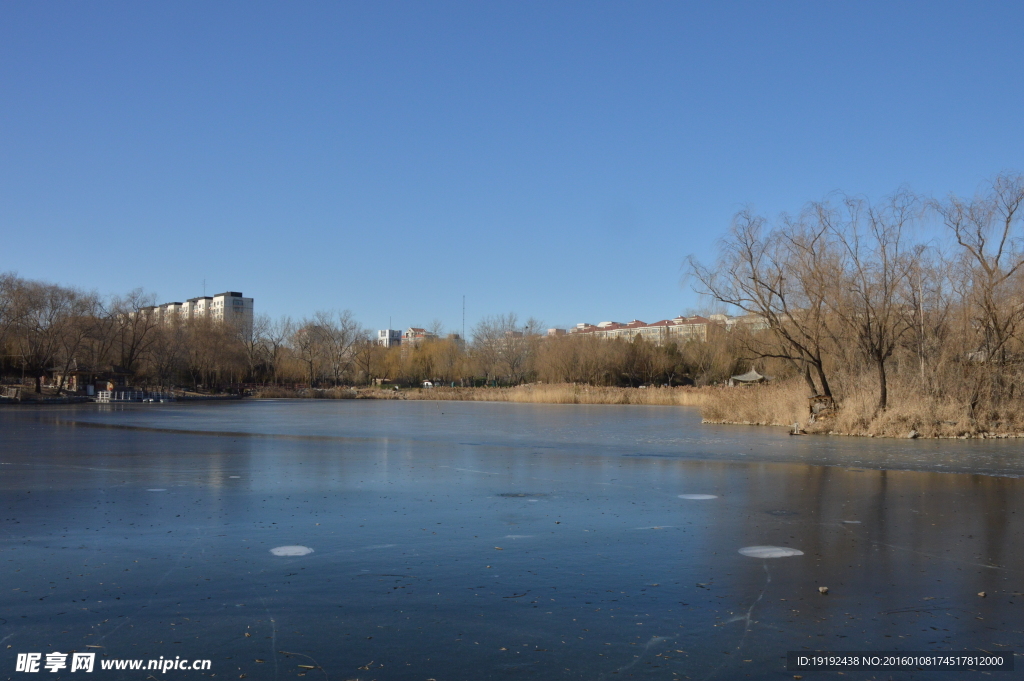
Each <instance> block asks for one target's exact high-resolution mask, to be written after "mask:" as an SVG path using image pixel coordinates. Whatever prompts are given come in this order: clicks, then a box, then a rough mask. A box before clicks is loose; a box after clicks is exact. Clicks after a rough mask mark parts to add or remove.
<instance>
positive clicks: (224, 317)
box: [147, 291, 253, 328]
mask: <svg viewBox="0 0 1024 681" xmlns="http://www.w3.org/2000/svg"><path fill="white" fill-rule="evenodd" d="M147 310H149V311H150V312H149V314H153V315H154V317H155V318H156V319H157V321H159V322H161V323H163V324H169V323H171V322H172V321H178V322H184V321H188V320H191V319H204V318H208V319H210V320H211V321H214V322H228V323H230V324H236V325H238V326H248V327H249V328H252V320H253V303H252V298H246V297H244V296H243V295H242V293H241V292H240V291H225V292H224V293H218V294H217V295H215V296H200V297H198V298H189V299H188V300H186V301H185V302H183V303H181V302H173V303H164V304H163V305H159V306H157V307H154V308H147Z"/></svg>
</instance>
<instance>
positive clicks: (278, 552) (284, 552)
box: [270, 546, 313, 556]
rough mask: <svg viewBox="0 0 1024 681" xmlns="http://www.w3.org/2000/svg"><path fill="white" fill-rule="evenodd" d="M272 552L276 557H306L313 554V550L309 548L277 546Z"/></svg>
mask: <svg viewBox="0 0 1024 681" xmlns="http://www.w3.org/2000/svg"><path fill="white" fill-rule="evenodd" d="M270 552H271V553H272V554H274V555H275V556H305V555H307V554H310V553H313V549H311V548H309V547H308V546H277V547H275V548H272V549H270Z"/></svg>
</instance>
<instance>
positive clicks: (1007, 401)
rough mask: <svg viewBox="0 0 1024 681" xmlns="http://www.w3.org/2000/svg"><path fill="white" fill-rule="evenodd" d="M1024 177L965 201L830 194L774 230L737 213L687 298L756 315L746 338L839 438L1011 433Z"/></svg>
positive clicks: (1021, 342)
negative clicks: (895, 432)
mask: <svg viewBox="0 0 1024 681" xmlns="http://www.w3.org/2000/svg"><path fill="white" fill-rule="evenodd" d="M1022 203H1024V178H1022V177H1021V176H1020V175H1016V174H1008V173H1004V174H1001V175H999V176H998V177H997V178H996V179H995V180H994V181H993V182H992V183H991V185H990V186H987V187H986V189H985V190H984V191H982V192H981V193H979V194H978V195H976V196H974V197H973V198H969V199H966V198H961V197H958V196H949V197H947V198H945V199H941V200H936V199H928V198H923V197H919V196H916V195H914V194H912V193H911V192H909V191H906V190H900V191H897V192H896V193H894V194H893V195H891V196H889V197H886V198H885V199H883V200H882V201H880V202H877V203H872V202H870V201H868V200H866V199H864V198H861V197H850V196H842V195H840V196H836V197H833V198H832V199H830V200H827V201H822V202H814V203H810V204H808V205H807V206H806V207H805V208H804V209H803V210H802V211H801V212H800V213H799V214H798V215H793V216H789V215H783V216H782V217H780V218H778V219H777V220H769V219H768V218H766V217H764V216H761V215H757V214H755V213H753V212H751V211H742V212H740V213H738V214H737V215H736V217H735V219H734V222H733V225H732V229H731V231H730V232H729V233H728V234H727V235H726V236H725V237H724V238H723V239H722V241H721V243H720V251H719V257H718V260H717V261H716V262H715V263H713V264H710V265H706V264H703V263H701V262H700V261H698V260H697V259H695V258H693V257H691V258H690V261H689V264H690V272H691V275H692V277H693V278H694V280H695V281H696V287H695V288H696V289H697V290H699V291H700V292H702V293H705V294H707V295H708V296H710V297H711V298H713V299H714V300H716V301H718V302H719V303H724V304H726V305H728V306H731V307H733V308H739V309H741V310H744V311H746V312H748V313H751V314H756V315H759V316H761V317H763V318H764V319H765V320H766V322H767V325H768V327H769V329H768V332H767V333H763V334H758V335H753V336H750V337H748V338H747V339H746V343H745V348H744V350H743V352H744V353H745V354H747V356H749V357H751V358H766V359H767V358H772V359H774V360H776V361H781V362H783V363H784V364H785V365H787V366H788V367H789V371H790V372H791V373H792V374H795V375H797V376H799V377H801V380H802V381H803V383H804V384H805V385H806V388H807V393H808V394H809V395H820V396H824V397H825V398H827V399H828V398H830V399H834V400H835V401H836V403H837V405H838V407H839V409H840V413H841V414H843V417H842V418H843V419H844V421H845V424H846V425H845V426H844V428H845V429H846V430H848V431H851V432H866V431H869V430H871V429H872V428H873V427H874V426H872V423H875V424H876V426H877V425H878V423H881V422H892V423H903V424H911V425H913V426H914V427H924V428H926V429H930V430H934V429H935V428H936V427H937V424H938V425H942V424H947V425H950V426H951V427H954V428H961V429H968V430H970V429H974V430H977V429H978V428H983V429H984V428H990V429H993V430H1002V431H1006V430H1020V429H1022V428H1024V410H1022V409H1021V406H1020V404H1021V389H1022V388H1024V382H1022V379H1024V232H1022V220H1021V205H1022Z"/></svg>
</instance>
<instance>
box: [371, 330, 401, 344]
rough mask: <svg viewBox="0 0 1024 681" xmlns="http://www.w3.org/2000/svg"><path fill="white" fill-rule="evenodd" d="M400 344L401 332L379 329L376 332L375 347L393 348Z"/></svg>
mask: <svg viewBox="0 0 1024 681" xmlns="http://www.w3.org/2000/svg"><path fill="white" fill-rule="evenodd" d="M401 344H402V332H401V331H399V330H398V329H379V330H378V331H377V345H380V346H383V347H385V348H393V347H395V346H398V345H401Z"/></svg>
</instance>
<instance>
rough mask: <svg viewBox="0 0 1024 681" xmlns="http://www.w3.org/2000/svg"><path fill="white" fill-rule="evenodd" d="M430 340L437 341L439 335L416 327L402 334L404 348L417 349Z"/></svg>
mask: <svg viewBox="0 0 1024 681" xmlns="http://www.w3.org/2000/svg"><path fill="white" fill-rule="evenodd" d="M428 340H437V334H433V333H430V332H429V331H427V330H426V329H421V328H419V327H416V326H410V327H409V328H408V329H406V330H405V333H403V334H402V345H404V346H409V347H417V346H419V345H420V344H422V343H424V342H426V341H428Z"/></svg>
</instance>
